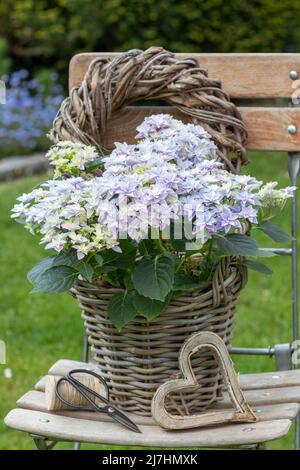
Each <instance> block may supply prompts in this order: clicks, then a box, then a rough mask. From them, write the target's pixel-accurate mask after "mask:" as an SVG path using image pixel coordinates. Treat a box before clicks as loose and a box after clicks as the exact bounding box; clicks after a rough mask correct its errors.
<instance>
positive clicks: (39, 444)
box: [30, 434, 57, 450]
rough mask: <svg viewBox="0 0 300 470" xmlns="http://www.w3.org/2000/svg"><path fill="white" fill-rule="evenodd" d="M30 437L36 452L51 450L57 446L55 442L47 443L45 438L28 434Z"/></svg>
mask: <svg viewBox="0 0 300 470" xmlns="http://www.w3.org/2000/svg"><path fill="white" fill-rule="evenodd" d="M30 437H32V439H33V440H34V443H35V445H36V448H37V450H51V449H53V447H54V446H55V445H56V444H57V441H49V440H48V438H47V437H45V436H39V435H37V434H30Z"/></svg>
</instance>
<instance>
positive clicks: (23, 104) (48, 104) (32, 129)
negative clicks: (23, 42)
mask: <svg viewBox="0 0 300 470" xmlns="http://www.w3.org/2000/svg"><path fill="white" fill-rule="evenodd" d="M57 79H58V75H57V74H56V73H55V72H53V73H51V74H50V75H49V78H48V83H47V85H45V84H44V83H42V82H41V81H39V80H38V79H36V78H33V79H30V78H29V72H28V71H27V70H23V69H22V70H18V71H16V72H14V73H12V74H11V75H10V76H8V75H5V76H3V77H2V80H4V81H5V83H6V103H5V104H3V105H0V157H1V156H2V157H4V156H10V155H16V154H22V153H28V152H32V151H35V150H44V149H45V148H47V147H48V146H49V142H48V141H47V139H46V133H47V132H48V130H49V128H50V127H51V124H52V121H53V119H54V117H55V115H56V113H57V111H58V108H59V105H60V103H61V101H62V100H63V98H64V97H63V94H62V93H63V89H62V87H61V85H59V84H58V83H57Z"/></svg>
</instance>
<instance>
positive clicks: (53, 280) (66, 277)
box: [32, 266, 76, 294]
mask: <svg viewBox="0 0 300 470" xmlns="http://www.w3.org/2000/svg"><path fill="white" fill-rule="evenodd" d="M75 279H76V271H74V269H72V268H70V267H68V266H53V267H51V268H50V269H47V270H46V271H45V272H43V273H42V274H41V275H40V276H39V277H38V279H37V281H36V282H35V287H34V288H33V289H32V292H47V293H49V294H52V293H57V292H65V291H68V290H69V289H70V288H71V287H72V286H73V284H74V282H75Z"/></svg>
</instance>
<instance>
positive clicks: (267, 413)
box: [17, 390, 300, 425]
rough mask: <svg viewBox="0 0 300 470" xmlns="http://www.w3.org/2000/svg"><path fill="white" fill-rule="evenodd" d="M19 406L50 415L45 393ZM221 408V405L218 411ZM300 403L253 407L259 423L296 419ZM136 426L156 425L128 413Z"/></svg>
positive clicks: (28, 396)
mask: <svg viewBox="0 0 300 470" xmlns="http://www.w3.org/2000/svg"><path fill="white" fill-rule="evenodd" d="M17 406H18V407H19V408H24V409H27V410H33V411H42V412H45V413H46V412H47V413H50V412H49V411H48V410H47V405H46V397H45V393H43V392H38V391H36V390H31V391H30V392H27V393H25V395H23V396H22V397H21V398H20V399H19V400H18V401H17ZM220 408H221V403H220V404H219V405H218V407H217V408H216V409H220ZM299 408H300V405H299V403H283V404H275V405H263V406H260V407H255V406H252V409H253V411H254V413H255V414H256V417H257V420H258V421H270V420H274V419H294V418H295V416H296V415H297V413H298V411H299ZM51 413H52V412H51ZM54 413H55V414H60V415H63V416H69V417H74V418H79V419H91V420H93V421H111V418H110V417H108V416H107V415H105V414H103V415H101V414H99V413H94V412H89V411H78V410H58V411H54ZM126 415H127V416H128V417H129V418H131V419H132V420H133V421H134V422H135V423H136V424H144V425H154V421H153V419H152V418H150V417H146V416H139V415H136V414H133V413H126Z"/></svg>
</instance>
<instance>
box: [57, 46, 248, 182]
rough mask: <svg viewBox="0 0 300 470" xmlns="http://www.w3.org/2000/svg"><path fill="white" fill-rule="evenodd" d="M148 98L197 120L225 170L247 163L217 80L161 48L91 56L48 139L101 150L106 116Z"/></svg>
mask: <svg viewBox="0 0 300 470" xmlns="http://www.w3.org/2000/svg"><path fill="white" fill-rule="evenodd" d="M146 100H163V101H166V102H167V103H168V104H170V105H171V106H174V107H175V108H177V109H178V110H179V111H180V112H181V113H183V115H186V116H188V118H189V120H190V121H191V122H194V123H199V124H201V125H202V126H203V127H204V128H205V129H206V130H207V132H209V134H210V135H211V136H212V138H213V140H214V142H215V143H216V145H217V147H218V158H219V159H220V160H222V161H223V162H224V164H225V166H226V168H227V169H228V170H230V171H232V172H235V173H239V171H240V168H241V165H243V164H246V163H247V158H246V152H245V149H244V147H243V143H244V142H245V139H246V137H247V132H246V129H245V126H244V124H243V122H242V120H241V116H240V113H239V111H238V110H237V108H236V106H235V105H234V104H233V103H231V102H230V100H229V97H228V96H227V95H226V93H225V92H224V91H223V90H222V89H221V84H220V82H219V81H218V80H215V79H211V78H208V75H207V71H206V70H204V69H202V68H201V67H200V66H199V64H198V63H197V61H196V60H195V59H184V60H177V59H176V58H175V56H174V54H173V53H171V52H169V51H166V50H165V49H163V48H161V47H151V48H150V49H147V50H146V51H141V50H138V49H133V50H131V51H128V52H125V53H123V54H121V55H119V56H118V57H116V58H114V59H112V60H111V59H108V58H102V59H96V60H94V61H93V62H92V63H91V64H90V67H89V69H88V71H87V73H86V75H85V77H84V80H83V81H82V83H81V85H80V86H79V87H74V88H73V89H72V90H71V92H70V97H69V98H66V99H65V100H64V101H63V103H62V105H61V107H60V110H59V112H58V115H57V116H56V118H55V120H54V122H53V128H52V130H51V132H50V134H49V136H50V139H51V140H52V141H54V142H57V141H59V140H72V141H75V142H76V141H79V142H82V143H84V144H91V145H94V146H95V147H96V148H97V149H98V151H99V152H102V151H103V150H106V149H104V146H103V145H102V142H103V140H104V135H105V133H106V129H107V127H108V126H109V119H110V118H111V117H112V116H113V115H115V114H116V113H118V111H119V110H120V109H121V108H124V107H125V106H127V105H129V104H132V103H134V102H137V101H139V102H140V101H146Z"/></svg>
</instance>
